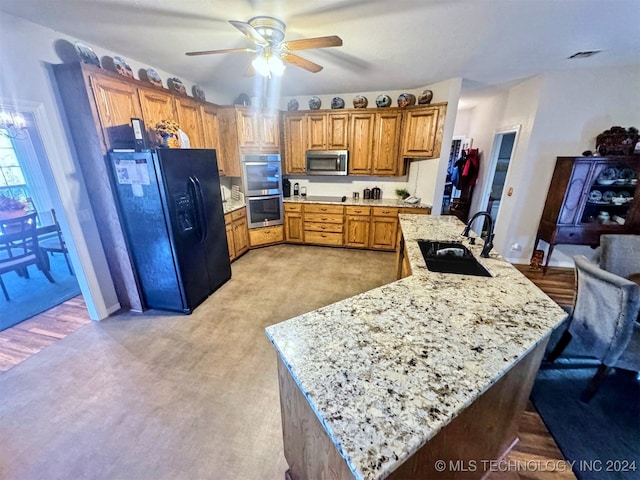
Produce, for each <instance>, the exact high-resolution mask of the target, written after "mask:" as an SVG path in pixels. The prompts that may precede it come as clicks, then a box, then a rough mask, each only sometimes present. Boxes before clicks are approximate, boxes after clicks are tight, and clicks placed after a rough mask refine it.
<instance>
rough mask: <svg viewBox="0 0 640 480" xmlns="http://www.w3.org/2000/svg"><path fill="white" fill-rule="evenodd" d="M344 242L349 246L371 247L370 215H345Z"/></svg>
mask: <svg viewBox="0 0 640 480" xmlns="http://www.w3.org/2000/svg"><path fill="white" fill-rule="evenodd" d="M344 244H345V245H346V246H347V247H358V248H368V247H369V216H368V215H347V216H346V217H345V235H344Z"/></svg>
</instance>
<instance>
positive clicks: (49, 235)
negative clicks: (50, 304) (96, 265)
mask: <svg viewBox="0 0 640 480" xmlns="http://www.w3.org/2000/svg"><path fill="white" fill-rule="evenodd" d="M51 219H52V220H53V223H52V224H51V225H46V226H43V227H40V228H38V236H39V238H40V243H39V245H40V249H41V250H42V251H43V252H45V255H46V254H47V253H49V254H51V255H53V254H54V253H62V254H63V255H64V259H65V261H66V262H67V268H68V269H69V273H70V274H71V275H74V273H73V268H71V262H70V261H69V250H68V249H67V244H66V243H65V241H64V237H63V236H62V230H61V229H60V223H59V222H58V217H56V211H55V209H53V208H52V209H51ZM47 263H48V262H47Z"/></svg>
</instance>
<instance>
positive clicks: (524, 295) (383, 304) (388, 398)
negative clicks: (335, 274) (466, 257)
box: [266, 215, 566, 479]
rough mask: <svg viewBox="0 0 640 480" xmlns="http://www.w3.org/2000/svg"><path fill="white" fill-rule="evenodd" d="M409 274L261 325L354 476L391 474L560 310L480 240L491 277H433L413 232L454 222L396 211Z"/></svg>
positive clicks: (445, 231) (443, 230)
mask: <svg viewBox="0 0 640 480" xmlns="http://www.w3.org/2000/svg"><path fill="white" fill-rule="evenodd" d="M400 225H401V228H402V232H403V234H404V236H405V240H406V244H407V250H408V258H409V261H410V263H411V268H412V271H413V274H412V275H411V276H409V277H407V278H404V279H402V280H398V281H396V282H393V283H391V284H388V285H385V286H382V287H379V288H376V289H374V290H371V291H368V292H365V293H362V294H360V295H357V296H355V297H351V298H349V299H346V300H343V301H341V302H338V303H335V304H332V305H329V306H326V307H323V308H320V309H318V310H315V311H312V312H309V313H306V314H303V315H300V316H298V317H295V318H292V319H290V320H287V321H285V322H282V323H279V324H276V325H273V326H270V327H268V328H267V329H266V332H267V336H268V337H269V339H270V340H271V342H272V343H273V345H274V346H275V348H276V350H277V351H278V352H279V355H280V357H281V358H282V360H283V362H284V364H285V365H286V366H287V368H288V369H289V371H290V373H291V375H292V376H293V378H294V379H295V381H296V382H297V383H298V385H299V386H300V388H301V390H302V392H303V393H304V395H305V396H306V397H307V399H308V401H309V404H310V406H311V408H312V409H313V410H314V412H315V413H316V416H317V417H318V419H319V420H320V422H321V423H322V424H323V426H324V428H325V430H326V431H327V433H328V434H329V436H330V437H331V438H332V440H333V442H334V444H335V445H336V448H337V450H338V451H339V452H340V454H341V455H342V456H343V458H344V459H345V460H346V462H347V464H348V465H349V468H350V469H351V471H352V472H353V475H354V478H358V479H381V478H385V477H386V476H388V475H389V474H390V473H391V472H393V471H394V470H395V469H396V468H397V467H398V466H399V465H400V464H401V463H403V462H404V460H406V459H407V458H408V457H409V456H411V455H412V454H413V453H415V452H416V451H417V450H418V449H419V448H420V447H421V446H422V445H423V444H425V443H426V442H427V441H428V440H429V439H431V438H432V437H434V436H435V435H436V434H437V433H438V431H439V430H440V429H442V428H443V427H444V426H445V425H446V424H448V423H449V422H450V421H451V420H452V419H453V418H455V417H456V416H457V415H458V414H459V413H460V412H461V411H462V410H463V409H464V408H465V407H467V406H468V405H470V404H471V403H473V401H474V400H475V399H476V398H478V397H479V396H480V395H481V394H482V393H483V392H484V391H486V390H487V389H488V388H489V387H490V386H491V385H492V384H494V383H495V382H496V381H497V380H498V379H499V378H500V377H501V376H502V375H503V374H504V373H505V372H506V371H507V370H508V369H509V368H510V367H511V366H512V365H513V364H514V363H515V362H516V361H517V360H518V359H520V358H521V357H523V356H524V355H525V354H527V353H528V352H529V351H530V350H531V349H533V348H534V347H535V346H536V345H537V344H538V343H539V342H541V341H542V340H543V339H544V338H545V337H546V336H547V335H549V334H550V333H551V331H552V329H553V328H554V327H556V326H557V325H559V324H560V323H561V322H562V321H563V320H564V319H565V318H566V313H565V312H564V311H563V310H562V309H561V308H560V307H559V306H558V305H557V304H556V303H554V302H553V301H552V300H551V299H550V298H549V297H547V296H546V295H545V294H544V293H543V292H542V291H541V290H539V289H538V288H537V287H536V286H535V285H533V284H532V283H531V282H530V281H529V280H528V279H527V278H525V277H524V276H523V275H522V274H521V273H520V272H519V271H518V270H517V269H516V268H514V267H513V266H511V265H510V264H509V263H508V262H506V261H505V260H503V259H502V258H501V257H500V256H499V255H498V254H496V253H492V254H491V258H488V259H480V257H479V255H480V250H481V249H482V242H481V241H479V242H476V243H477V245H474V246H471V245H468V241H465V244H466V245H467V246H468V248H469V249H470V250H471V251H472V252H473V254H474V255H475V256H476V258H478V259H479V261H480V262H481V263H482V264H483V265H484V266H485V267H486V268H487V269H488V270H489V271H490V273H491V274H492V276H493V277H492V278H488V277H474V276H467V275H454V274H444V273H435V272H430V271H429V270H427V269H426V266H425V263H424V260H423V258H422V255H421V253H420V248H419V247H418V244H417V242H416V240H417V239H419V238H423V239H431V240H456V241H460V239H461V237H460V232H461V231H462V229H463V227H464V225H463V224H462V223H461V222H460V221H459V220H457V219H456V218H455V217H442V216H437V217H432V216H426V215H400Z"/></svg>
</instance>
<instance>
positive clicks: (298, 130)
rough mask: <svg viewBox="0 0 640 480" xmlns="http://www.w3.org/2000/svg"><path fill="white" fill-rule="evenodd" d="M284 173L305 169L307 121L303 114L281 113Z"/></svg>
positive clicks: (303, 171)
mask: <svg viewBox="0 0 640 480" xmlns="http://www.w3.org/2000/svg"><path fill="white" fill-rule="evenodd" d="M282 124H283V131H284V132H283V136H284V173H289V174H304V173H306V171H307V166H306V161H305V151H306V148H305V146H306V145H307V128H306V125H307V122H306V115H305V114H291V113H288V114H285V115H283V122H282Z"/></svg>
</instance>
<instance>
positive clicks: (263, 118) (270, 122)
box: [258, 113, 280, 153]
mask: <svg viewBox="0 0 640 480" xmlns="http://www.w3.org/2000/svg"><path fill="white" fill-rule="evenodd" d="M258 123H259V125H260V138H259V142H260V148H261V149H262V150H264V151H269V152H274V153H277V152H278V150H279V148H280V130H279V128H278V123H279V122H278V114H277V113H263V114H260V115H259V116H258Z"/></svg>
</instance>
